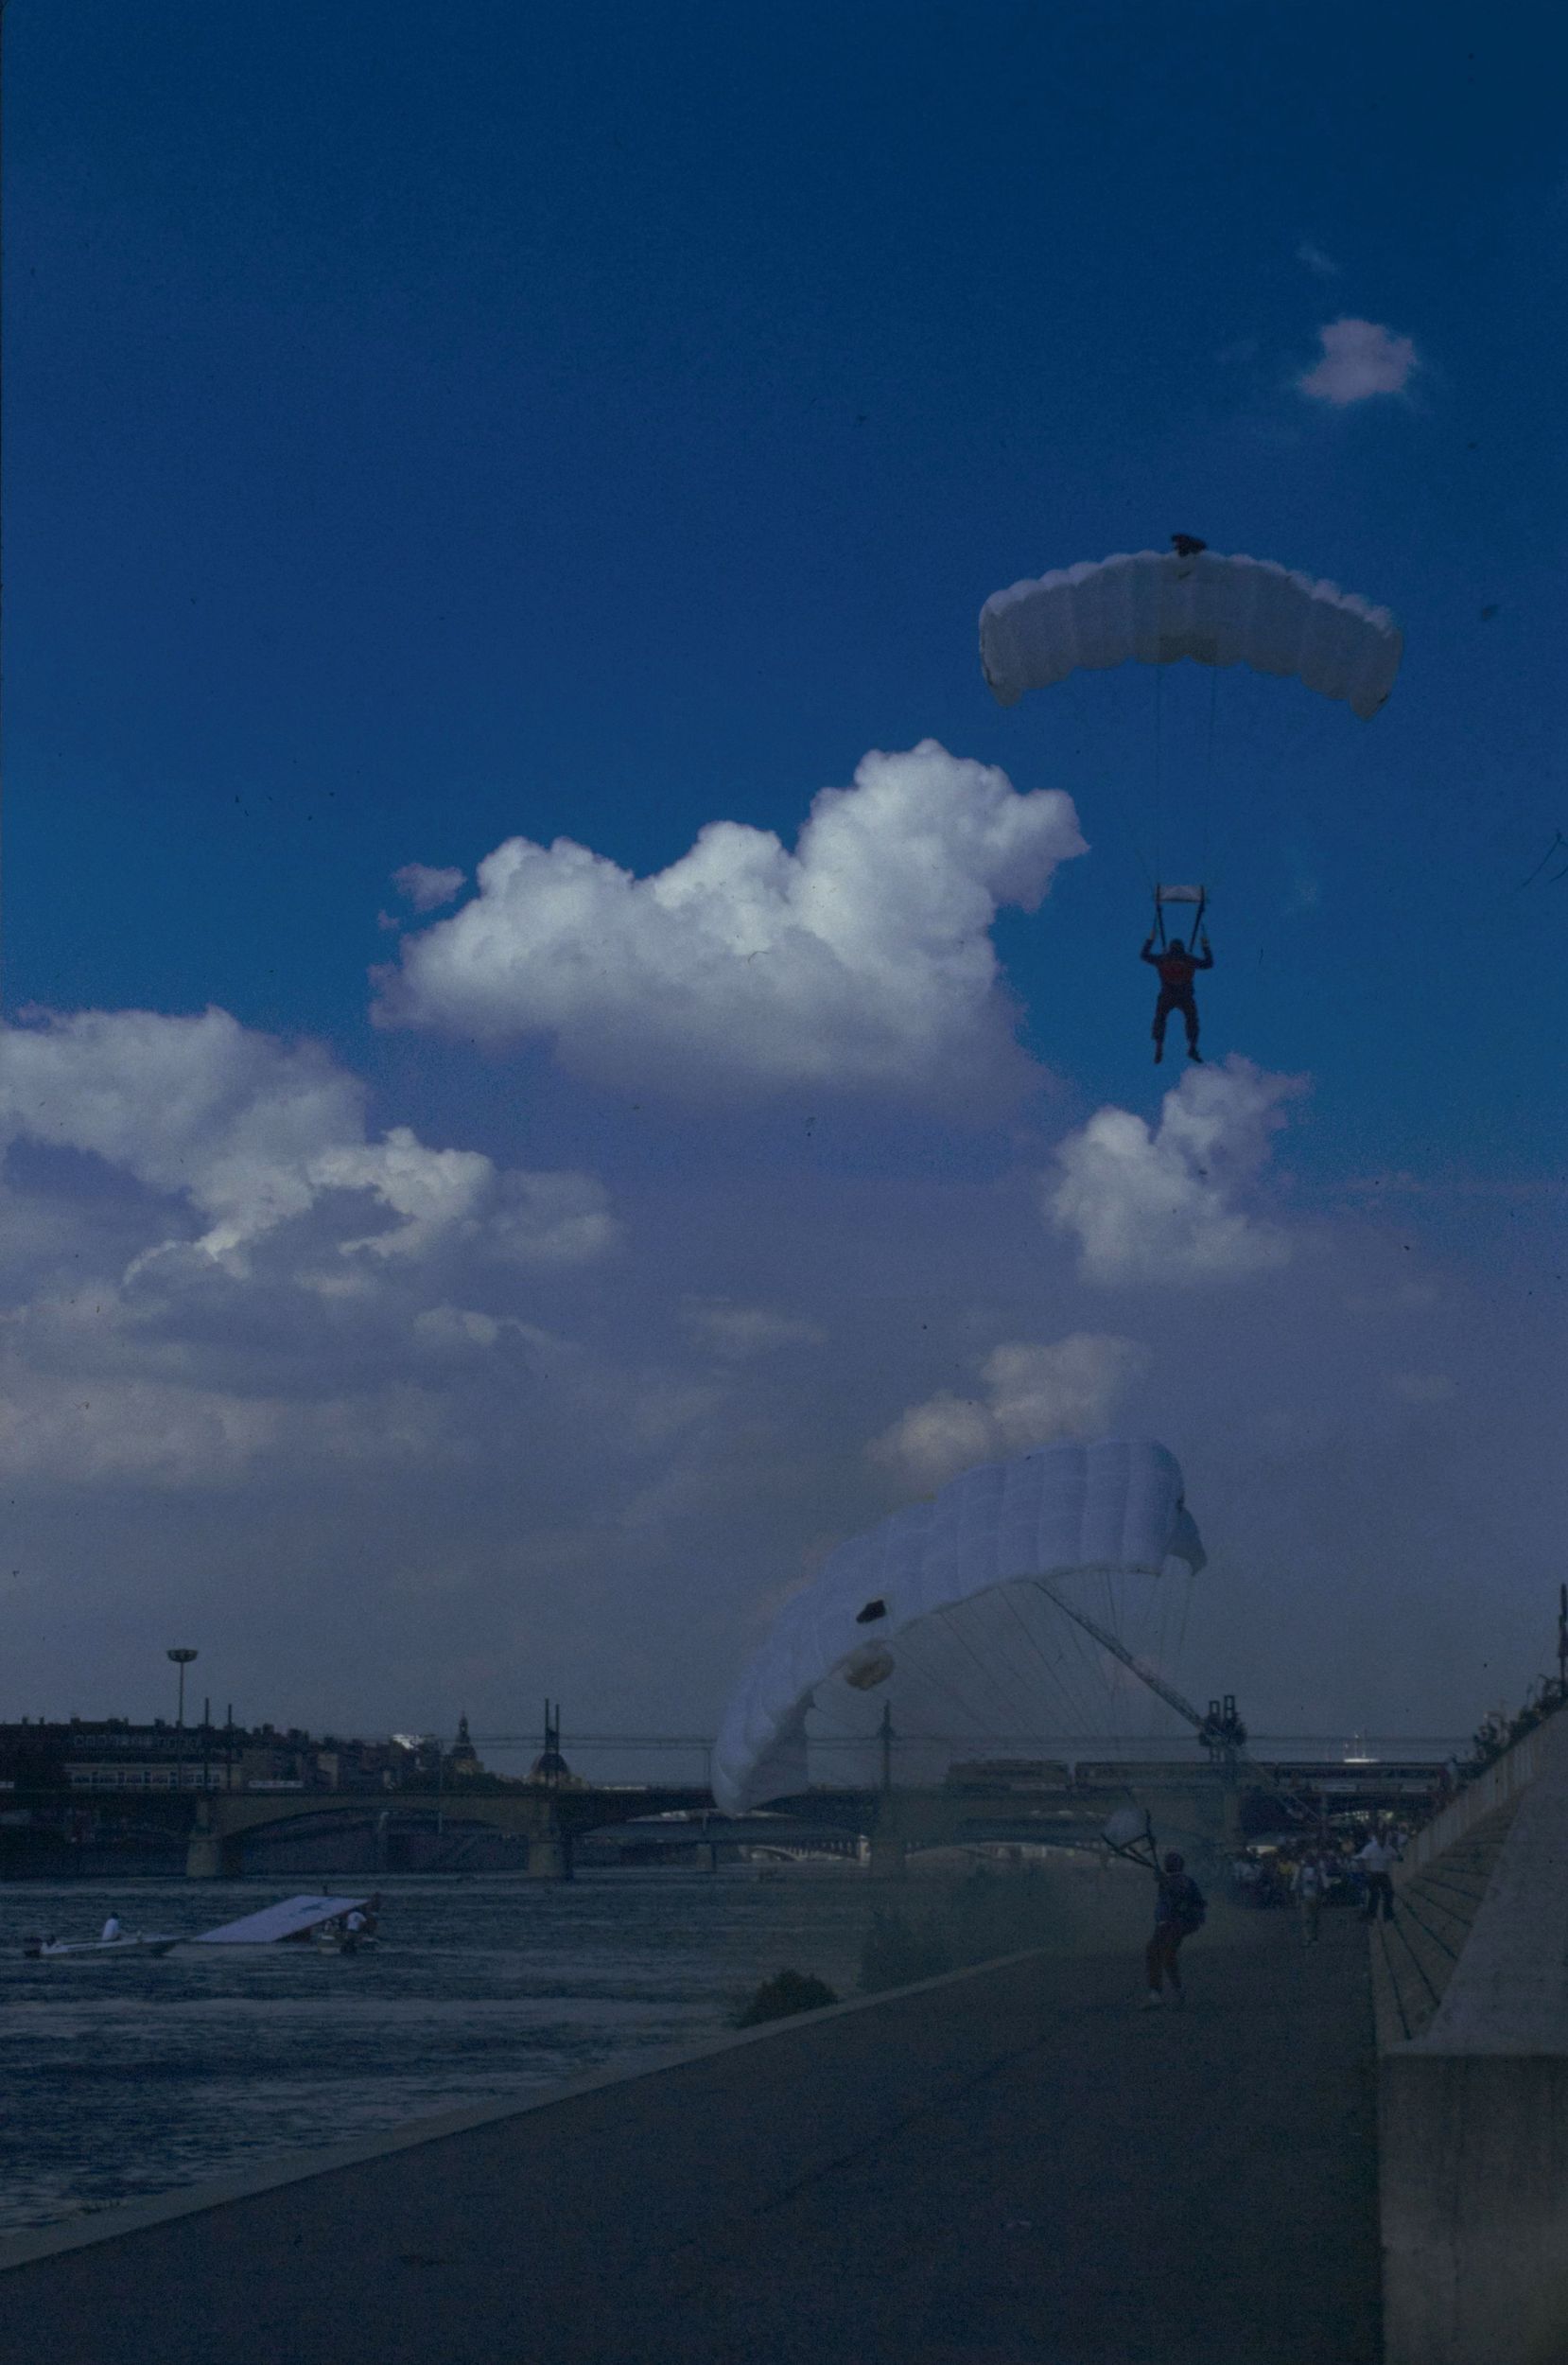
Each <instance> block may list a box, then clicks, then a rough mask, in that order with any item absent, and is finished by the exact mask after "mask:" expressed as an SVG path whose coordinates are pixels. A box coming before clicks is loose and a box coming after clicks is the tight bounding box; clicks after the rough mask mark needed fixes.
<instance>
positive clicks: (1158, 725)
mask: <svg viewBox="0 0 1568 2365" xmlns="http://www.w3.org/2000/svg"><path fill="white" fill-rule="evenodd" d="M1164 740H1165V668H1164V667H1163V666H1162V665H1157V666H1156V667H1155V669H1154V891H1155V894H1156V896H1157V897H1158V896H1159V883H1160V880H1161V878H1162V877H1163V876H1164V873H1163V872H1162V870H1161V868H1160V855H1161V853H1162V851H1163V849H1162V847H1161V844H1160V793H1161V790H1162V788H1163V786H1164V781H1163V778H1162V775H1163V771H1164V757H1165V745H1164ZM1159 940H1160V942H1161V944H1163V943H1164V941H1165V931H1164V929H1163V927H1162V928H1161V929H1160V932H1159Z"/></svg>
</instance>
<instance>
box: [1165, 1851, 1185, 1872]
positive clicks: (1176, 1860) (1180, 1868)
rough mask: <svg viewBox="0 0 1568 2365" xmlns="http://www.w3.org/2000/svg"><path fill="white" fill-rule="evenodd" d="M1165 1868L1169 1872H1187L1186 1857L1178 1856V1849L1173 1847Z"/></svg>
mask: <svg viewBox="0 0 1568 2365" xmlns="http://www.w3.org/2000/svg"><path fill="white" fill-rule="evenodd" d="M1165 1869H1166V1871H1167V1872H1185V1871H1186V1869H1187V1859H1186V1857H1185V1856H1178V1855H1177V1854H1176V1849H1175V1848H1172V1850H1171V1852H1170V1854H1169V1855H1168V1856H1167V1857H1166V1859H1165Z"/></svg>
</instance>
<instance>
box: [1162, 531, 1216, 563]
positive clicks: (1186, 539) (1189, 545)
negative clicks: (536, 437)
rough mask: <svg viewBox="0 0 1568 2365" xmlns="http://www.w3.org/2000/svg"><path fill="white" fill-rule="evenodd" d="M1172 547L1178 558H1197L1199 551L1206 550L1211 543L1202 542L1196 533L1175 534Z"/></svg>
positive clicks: (1172, 538)
mask: <svg viewBox="0 0 1568 2365" xmlns="http://www.w3.org/2000/svg"><path fill="white" fill-rule="evenodd" d="M1171 548H1172V550H1174V551H1175V552H1176V556H1177V557H1178V558H1196V556H1197V554H1198V552H1199V551H1206V550H1207V549H1208V548H1209V545H1208V543H1207V542H1200V541H1199V540H1198V537H1197V535H1196V534H1172V536H1171Z"/></svg>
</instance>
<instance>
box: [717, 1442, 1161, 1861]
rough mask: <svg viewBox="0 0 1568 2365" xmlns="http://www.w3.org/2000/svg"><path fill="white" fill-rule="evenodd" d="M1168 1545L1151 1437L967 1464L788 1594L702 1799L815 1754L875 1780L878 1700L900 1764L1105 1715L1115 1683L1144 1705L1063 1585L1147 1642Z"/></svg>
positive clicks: (796, 1773) (757, 1787)
mask: <svg viewBox="0 0 1568 2365" xmlns="http://www.w3.org/2000/svg"><path fill="white" fill-rule="evenodd" d="M1173 1560H1174V1561H1176V1562H1179V1563H1184V1564H1185V1567H1186V1570H1187V1572H1188V1575H1189V1576H1191V1575H1193V1574H1195V1573H1196V1571H1197V1570H1198V1569H1199V1568H1202V1566H1203V1560H1204V1553H1203V1546H1202V1544H1201V1543H1200V1541H1199V1539H1198V1533H1197V1530H1196V1528H1195V1527H1194V1526H1193V1521H1192V1518H1191V1516H1190V1515H1189V1514H1188V1512H1187V1509H1186V1506H1185V1504H1184V1502H1183V1499H1182V1478H1181V1471H1180V1469H1179V1467H1178V1465H1177V1463H1176V1460H1175V1458H1174V1457H1173V1456H1172V1455H1171V1454H1169V1453H1167V1451H1166V1450H1165V1448H1164V1446H1163V1445H1154V1444H1152V1443H1148V1442H1139V1441H1128V1440H1125V1439H1120V1438H1105V1439H1100V1440H1098V1441H1096V1442H1095V1443H1093V1444H1087V1445H1044V1446H1041V1447H1040V1448H1039V1449H1038V1450H1037V1452H1034V1453H1030V1454H1024V1455H1021V1456H1020V1457H1019V1459H1018V1460H1017V1461H1014V1462H1005V1463H990V1464H987V1465H986V1466H985V1467H984V1468H982V1469H977V1470H967V1471H966V1472H965V1473H964V1475H963V1476H962V1477H961V1478H957V1479H954V1480H952V1481H951V1482H950V1484H949V1485H947V1486H945V1487H944V1488H943V1489H942V1491H941V1493H940V1494H939V1495H937V1496H936V1497H935V1498H934V1499H933V1500H932V1501H930V1502H924V1503H917V1504H915V1505H914V1506H912V1508H910V1509H909V1510H907V1511H899V1512H895V1513H894V1515H893V1516H892V1517H891V1518H888V1519H884V1520H882V1521H881V1523H880V1526H878V1527H875V1528H873V1529H872V1530H871V1531H870V1532H869V1533H867V1534H865V1535H859V1536H856V1537H854V1538H853V1539H852V1540H851V1541H850V1542H848V1543H846V1544H843V1545H841V1546H840V1547H839V1549H838V1550H837V1551H835V1552H834V1553H833V1554H832V1556H831V1558H830V1559H829V1560H828V1563H827V1566H826V1567H825V1568H823V1570H822V1572H821V1574H820V1575H819V1576H818V1577H817V1578H816V1579H815V1581H814V1582H813V1583H812V1584H811V1585H810V1586H809V1587H808V1588H807V1590H806V1591H805V1592H803V1593H800V1594H797V1595H796V1596H795V1598H794V1599H793V1601H791V1602H788V1603H786V1604H785V1606H784V1607H783V1609H782V1610H781V1611H780V1612H779V1614H778V1617H777V1618H776V1620H775V1622H774V1626H773V1629H772V1632H771V1633H770V1634H769V1636H768V1638H767V1641H766V1642H765V1643H764V1645H763V1647H762V1649H761V1651H760V1652H759V1653H758V1656H757V1657H756V1659H755V1660H754V1661H753V1662H752V1665H751V1666H750V1667H749V1668H748V1669H747V1671H746V1673H745V1674H744V1676H743V1677H742V1679H741V1681H740V1685H739V1686H738V1688H737V1690H736V1691H735V1693H734V1696H733V1697H732V1699H731V1700H730V1703H729V1706H728V1708H726V1710H725V1712H724V1719H723V1728H722V1730H721V1732H720V1736H719V1741H718V1744H717V1746H716V1748H715V1751H714V1759H713V1795H714V1797H715V1799H716V1800H717V1802H718V1804H719V1805H720V1806H721V1807H722V1808H723V1810H724V1812H725V1813H730V1814H738V1813H743V1812H744V1811H745V1810H746V1809H747V1808H750V1807H755V1806H758V1805H761V1804H763V1803H765V1802H766V1801H767V1800H769V1799H772V1798H781V1797H788V1796H792V1795H793V1794H798V1793H799V1792H802V1791H804V1790H805V1789H806V1788H807V1787H808V1784H809V1781H810V1778H811V1777H812V1774H813V1773H815V1774H816V1778H818V1779H823V1780H827V1781H828V1782H830V1783H842V1784H845V1785H846V1786H858V1785H859V1784H860V1783H861V1782H862V1781H866V1780H874V1779H875V1778H876V1763H877V1755H878V1726H879V1724H880V1720H881V1713H882V1707H883V1703H884V1702H886V1703H888V1704H889V1705H890V1707H891V1708H892V1716H893V1723H894V1726H895V1728H896V1730H897V1736H898V1743H899V1760H898V1778H899V1779H900V1780H937V1779H940V1778H941V1776H942V1774H943V1773H945V1771H946V1770H947V1767H948V1765H949V1764H950V1763H951V1762H952V1761H953V1759H954V1758H955V1757H964V1756H973V1755H975V1754H977V1752H984V1749H985V1747H986V1746H987V1745H990V1746H993V1747H994V1746H995V1745H996V1744H997V1743H999V1742H1002V1741H1005V1740H1015V1741H1016V1740H1019V1739H1027V1738H1028V1737H1031V1736H1039V1737H1043V1736H1045V1735H1047V1734H1048V1733H1051V1732H1055V1733H1061V1732H1063V1731H1064V1729H1065V1730H1066V1731H1068V1732H1075V1733H1079V1734H1082V1733H1085V1732H1088V1731H1090V1730H1099V1731H1104V1730H1105V1729H1106V1718H1107V1715H1109V1714H1110V1713H1111V1709H1112V1707H1113V1705H1114V1702H1115V1700H1116V1699H1117V1698H1118V1697H1120V1698H1121V1699H1122V1700H1123V1701H1124V1702H1125V1701H1126V1700H1127V1697H1128V1694H1129V1692H1130V1693H1132V1694H1136V1695H1138V1711H1139V1714H1140V1715H1141V1716H1146V1713H1147V1710H1148V1708H1149V1706H1150V1695H1149V1694H1147V1693H1145V1692H1144V1691H1142V1687H1141V1685H1140V1684H1139V1682H1138V1679H1137V1677H1136V1676H1135V1675H1131V1674H1129V1673H1127V1670H1126V1669H1125V1667H1124V1665H1122V1664H1120V1663H1119V1662H1118V1661H1117V1660H1116V1659H1114V1658H1113V1657H1112V1656H1111V1655H1110V1654H1109V1653H1108V1652H1105V1651H1103V1650H1101V1649H1100V1647H1099V1646H1098V1645H1097V1644H1096V1643H1095V1642H1094V1641H1093V1640H1092V1639H1091V1638H1090V1637H1089V1634H1088V1633H1086V1631H1085V1629H1084V1628H1083V1627H1082V1626H1080V1625H1079V1624H1078V1623H1076V1622H1075V1620H1073V1618H1072V1617H1071V1616H1070V1615H1069V1614H1068V1610H1067V1609H1066V1608H1064V1607H1063V1605H1062V1604H1063V1603H1070V1604H1071V1605H1072V1606H1073V1607H1076V1608H1078V1609H1080V1610H1081V1611H1082V1612H1084V1613H1086V1614H1087V1615H1088V1616H1089V1617H1090V1618H1091V1619H1092V1620H1094V1621H1095V1622H1096V1623H1097V1624H1098V1625H1099V1626H1100V1627H1101V1628H1102V1629H1103V1630H1104V1631H1105V1632H1106V1633H1107V1634H1111V1635H1114V1636H1115V1637H1116V1638H1117V1639H1118V1640H1119V1641H1120V1642H1121V1643H1122V1644H1124V1647H1125V1648H1127V1649H1128V1650H1130V1651H1132V1652H1134V1653H1149V1654H1154V1655H1158V1651H1159V1642H1160V1638H1161V1634H1162V1631H1163V1630H1164V1629H1165V1628H1167V1627H1168V1626H1169V1623H1170V1620H1171V1616H1172V1614H1173V1610H1174V1608H1175V1606H1176V1598H1177V1597H1178V1595H1179V1594H1180V1593H1181V1591H1182V1582H1181V1580H1180V1579H1179V1578H1176V1577H1173V1576H1171V1575H1170V1574H1169V1573H1167V1571H1168V1564H1169V1563H1170V1562H1172V1561H1173ZM1086 1718H1087V1719H1089V1722H1088V1723H1086V1722H1085V1721H1084V1720H1085V1719H1086ZM809 1719H811V1720H814V1722H813V1723H812V1724H811V1726H810V1729H809V1725H808V1720H809ZM1095 1719H1098V1720H1099V1721H1098V1724H1096V1723H1095V1722H1094V1720H1095ZM811 1752H814V1753H816V1754H818V1755H820V1757H821V1759H822V1764H821V1767H820V1770H819V1769H818V1768H817V1767H816V1766H815V1765H814V1764H813V1763H811V1762H810V1761H809V1753H811Z"/></svg>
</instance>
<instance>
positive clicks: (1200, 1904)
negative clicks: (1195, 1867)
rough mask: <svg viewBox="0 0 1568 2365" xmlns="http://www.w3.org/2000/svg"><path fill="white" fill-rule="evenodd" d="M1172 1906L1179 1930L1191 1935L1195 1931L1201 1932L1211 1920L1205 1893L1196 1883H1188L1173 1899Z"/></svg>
mask: <svg viewBox="0 0 1568 2365" xmlns="http://www.w3.org/2000/svg"><path fill="white" fill-rule="evenodd" d="M1171 1906H1172V1912H1173V1918H1174V1919H1175V1921H1176V1927H1177V1929H1178V1930H1185V1931H1187V1932H1188V1933H1189V1934H1190V1933H1191V1932H1193V1930H1201V1929H1202V1927H1203V1925H1204V1923H1205V1922H1206V1921H1207V1920H1208V1918H1209V1908H1208V1906H1207V1905H1206V1904H1205V1903H1204V1901H1203V1892H1202V1891H1201V1890H1200V1888H1199V1887H1198V1884H1197V1883H1196V1882H1195V1881H1188V1882H1186V1883H1185V1885H1184V1886H1183V1887H1182V1888H1181V1889H1180V1890H1179V1891H1178V1892H1177V1894H1176V1896H1174V1897H1173V1898H1172V1900H1171Z"/></svg>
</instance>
